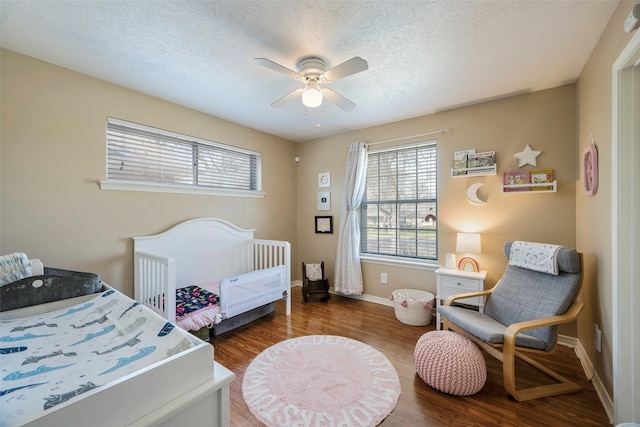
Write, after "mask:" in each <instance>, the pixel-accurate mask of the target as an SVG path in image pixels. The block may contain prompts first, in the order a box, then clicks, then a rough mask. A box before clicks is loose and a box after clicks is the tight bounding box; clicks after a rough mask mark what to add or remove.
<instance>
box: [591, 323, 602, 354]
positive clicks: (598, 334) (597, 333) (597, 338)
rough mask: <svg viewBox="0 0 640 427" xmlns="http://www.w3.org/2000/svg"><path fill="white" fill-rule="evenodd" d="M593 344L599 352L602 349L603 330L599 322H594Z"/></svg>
mask: <svg viewBox="0 0 640 427" xmlns="http://www.w3.org/2000/svg"><path fill="white" fill-rule="evenodd" d="M593 345H594V347H595V348H596V351H597V352H598V353H600V352H601V351H602V331H601V330H600V328H599V327H598V324H597V323H594V324H593Z"/></svg>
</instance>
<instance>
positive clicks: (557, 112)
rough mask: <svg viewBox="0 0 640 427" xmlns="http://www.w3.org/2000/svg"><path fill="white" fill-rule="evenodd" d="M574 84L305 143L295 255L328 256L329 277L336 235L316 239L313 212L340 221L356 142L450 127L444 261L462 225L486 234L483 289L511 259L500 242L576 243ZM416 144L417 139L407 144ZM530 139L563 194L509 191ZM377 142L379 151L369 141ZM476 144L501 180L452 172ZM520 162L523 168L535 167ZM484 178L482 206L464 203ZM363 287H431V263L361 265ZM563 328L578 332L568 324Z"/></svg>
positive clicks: (373, 291)
mask: <svg viewBox="0 0 640 427" xmlns="http://www.w3.org/2000/svg"><path fill="white" fill-rule="evenodd" d="M575 94H576V92H575V85H567V86H562V87H558V88H554V89H550V90H545V91H540V92H534V93H527V94H524V95H518V96H512V97H509V98H504V99H501V100H496V101H491V102H485V103H482V104H477V105H472V106H468V107H464V108H457V109H454V110H450V111H444V112H440V113H437V114H431V115H427V116H423V117H418V118H414V119H410V120H405V121H401V122H397V123H392V124H388V125H384V126H377V127H373V128H368V129H364V130H359V131H353V132H346V133H343V134H340V135H336V136H332V137H328V138H321V139H317V140H314V141H309V142H306V143H301V144H300V145H299V149H298V155H299V156H300V163H299V165H298V212H299V216H298V236H299V247H298V250H299V257H300V259H301V260H305V261H307V262H312V261H318V260H321V259H322V260H324V261H325V263H326V264H327V271H328V273H329V277H330V278H332V277H333V271H334V266H335V247H336V244H337V237H338V235H337V233H334V234H332V235H316V234H314V231H313V219H314V216H315V215H320V214H330V215H333V216H334V223H335V224H336V228H338V224H339V222H340V207H341V205H342V196H343V188H342V186H343V182H344V169H345V165H346V156H347V148H346V147H347V146H348V145H349V143H351V142H353V141H366V142H375V141H382V140H388V139H394V138H400V137H405V136H408V135H416V134H421V133H426V132H431V131H436V130H439V129H443V128H449V129H450V133H449V134H446V135H443V136H437V137H436V138H437V141H438V156H439V157H438V168H439V170H438V195H439V196H438V197H439V207H438V220H439V221H438V226H439V258H440V259H439V260H438V262H439V264H441V265H443V264H444V258H445V255H446V254H447V253H450V252H454V251H455V234H456V232H458V231H470V232H471V231H473V232H480V233H482V251H483V252H482V254H480V255H479V256H478V257H477V258H478V261H479V263H480V265H481V268H482V269H485V270H487V271H488V275H487V286H492V285H493V284H495V282H496V281H497V280H498V279H499V278H500V276H501V273H502V271H503V270H504V267H505V266H506V259H505V257H504V255H503V254H502V245H503V243H504V242H505V241H508V240H532V241H540V242H548V243H558V244H562V245H567V246H571V247H573V246H575V188H576V181H577V179H578V178H577V176H578V173H577V142H576V100H575ZM403 142H412V141H403ZM527 144H529V145H530V146H531V147H532V148H533V149H534V150H539V151H542V154H540V156H538V158H537V166H538V167H544V168H552V169H553V170H554V173H555V177H556V179H557V180H558V192H557V193H535V192H532V193H528V194H503V193H502V190H501V183H502V173H503V172H505V171H510V170H517V169H518V161H517V159H516V158H515V157H514V154H515V153H517V152H520V151H522V150H523V149H524V148H525V146H526V145H527ZM373 148H376V147H373ZM470 148H475V149H476V150H477V151H478V152H480V151H495V152H496V156H497V163H498V174H497V175H496V176H486V177H473V178H471V177H470V178H456V179H454V178H451V166H452V159H453V153H454V151H458V150H464V149H470ZM531 168H532V167H531V166H524V167H523V168H521V169H531ZM320 172H331V188H330V189H329V190H330V191H331V197H332V203H331V211H330V212H320V211H317V208H316V195H317V192H318V191H319V189H318V185H317V174H318V173H320ZM476 182H480V183H484V184H485V185H483V186H482V187H481V189H480V192H479V194H480V197H481V198H482V199H483V200H487V203H486V204H484V205H481V206H478V205H474V204H472V203H471V202H469V201H468V200H467V199H466V195H465V190H466V189H467V187H468V186H469V185H471V184H472V183H476ZM363 265H364V267H363V274H364V281H365V293H366V294H368V295H373V296H377V297H381V298H386V297H387V296H388V295H389V293H390V292H391V291H393V290H394V289H398V288H404V287H411V288H417V289H424V290H428V291H431V292H433V293H435V289H436V279H435V274H434V273H433V270H432V269H428V268H407V267H397V266H389V265H380V264H372V263H365V264H363ZM383 271H384V272H387V273H388V282H389V283H388V284H386V285H382V284H380V283H379V281H380V280H379V279H380V272H383ZM565 333H569V334H571V333H573V334H574V335H575V330H573V332H572V330H571V328H570V329H569V331H568V332H567V331H565Z"/></svg>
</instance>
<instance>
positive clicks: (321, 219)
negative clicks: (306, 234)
mask: <svg viewBox="0 0 640 427" xmlns="http://www.w3.org/2000/svg"><path fill="white" fill-rule="evenodd" d="M316 233H327V234H331V233H333V216H331V215H328V216H316Z"/></svg>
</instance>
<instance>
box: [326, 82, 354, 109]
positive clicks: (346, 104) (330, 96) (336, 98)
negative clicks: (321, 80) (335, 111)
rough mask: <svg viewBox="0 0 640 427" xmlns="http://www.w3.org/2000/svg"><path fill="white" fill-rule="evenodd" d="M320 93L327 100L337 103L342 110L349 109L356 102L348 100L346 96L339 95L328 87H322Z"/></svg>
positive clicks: (352, 107)
mask: <svg viewBox="0 0 640 427" xmlns="http://www.w3.org/2000/svg"><path fill="white" fill-rule="evenodd" d="M322 95H323V96H324V98H325V99H326V100H327V101H329V102H331V103H333V104H335V105H337V106H338V107H340V108H341V109H342V110H344V111H351V110H353V109H354V108H356V104H354V103H353V102H351V101H349V100H348V99H347V98H345V97H344V96H342V95H340V94H339V93H338V92H336V91H335V90H333V89H329V88H328V87H325V88H323V89H322Z"/></svg>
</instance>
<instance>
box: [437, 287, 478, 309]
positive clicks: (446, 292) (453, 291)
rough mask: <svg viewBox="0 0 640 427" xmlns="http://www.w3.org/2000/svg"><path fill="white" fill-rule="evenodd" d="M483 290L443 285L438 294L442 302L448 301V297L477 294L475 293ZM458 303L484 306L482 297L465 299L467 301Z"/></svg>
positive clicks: (463, 300) (462, 300)
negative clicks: (466, 293) (468, 293)
mask: <svg viewBox="0 0 640 427" xmlns="http://www.w3.org/2000/svg"><path fill="white" fill-rule="evenodd" d="M479 290H481V289H477V288H475V287H474V288H473V289H466V288H463V287H462V286H455V287H452V286H445V285H442V286H441V287H440V293H439V294H438V298H439V299H441V300H442V301H444V300H446V299H447V298H448V297H450V296H451V295H457V294H462V293H465V292H475V291H479ZM458 302H460V303H462V304H471V305H477V306H483V305H484V304H483V298H482V297H473V298H465V299H461V300H458Z"/></svg>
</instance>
